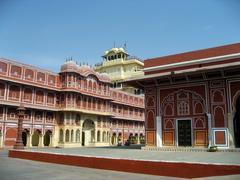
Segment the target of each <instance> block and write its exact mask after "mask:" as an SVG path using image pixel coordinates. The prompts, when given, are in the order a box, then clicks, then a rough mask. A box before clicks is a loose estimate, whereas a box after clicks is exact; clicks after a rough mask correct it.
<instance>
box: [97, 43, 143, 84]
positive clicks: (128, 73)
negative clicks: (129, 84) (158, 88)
mask: <svg viewBox="0 0 240 180" xmlns="http://www.w3.org/2000/svg"><path fill="white" fill-rule="evenodd" d="M102 57H103V62H102V63H100V64H97V65H96V67H95V71H97V72H99V73H107V74H108V75H109V76H110V77H111V79H112V81H113V82H121V81H124V80H126V79H129V78H133V77H136V76H139V75H143V71H142V69H143V66H144V64H143V62H142V61H141V60H139V59H138V58H136V57H130V56H129V55H128V54H127V53H126V52H125V50H124V49H123V48H112V49H111V50H109V51H105V53H104V55H103V56H102Z"/></svg>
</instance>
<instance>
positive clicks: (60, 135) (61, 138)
mask: <svg viewBox="0 0 240 180" xmlns="http://www.w3.org/2000/svg"><path fill="white" fill-rule="evenodd" d="M59 142H61V143H63V130H62V129H60V131H59Z"/></svg>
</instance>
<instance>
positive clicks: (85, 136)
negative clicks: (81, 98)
mask: <svg viewBox="0 0 240 180" xmlns="http://www.w3.org/2000/svg"><path fill="white" fill-rule="evenodd" d="M94 135H95V124H94V122H93V120H91V119H86V120H85V121H84V122H83V125H82V146H89V145H90V144H91V143H93V142H95V136H94Z"/></svg>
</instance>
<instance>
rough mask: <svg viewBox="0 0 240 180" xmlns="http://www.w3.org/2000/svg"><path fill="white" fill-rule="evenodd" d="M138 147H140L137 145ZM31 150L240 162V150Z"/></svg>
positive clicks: (112, 156) (116, 156) (117, 156)
mask: <svg viewBox="0 0 240 180" xmlns="http://www.w3.org/2000/svg"><path fill="white" fill-rule="evenodd" d="M137 148H138V147H137ZM28 150H29V151H38V152H51V153H61V154H68V155H69V154H72V155H83V156H97V157H110V158H120V159H135V160H155V161H167V162H192V163H194V162H197V163H214V164H215V163H217V164H218V163H220V164H240V152H170V151H164V152H162V151H146V150H141V149H136V148H134V147H133V148H131V147H124V146H123V147H91V148H90V147H81V148H37V149H28Z"/></svg>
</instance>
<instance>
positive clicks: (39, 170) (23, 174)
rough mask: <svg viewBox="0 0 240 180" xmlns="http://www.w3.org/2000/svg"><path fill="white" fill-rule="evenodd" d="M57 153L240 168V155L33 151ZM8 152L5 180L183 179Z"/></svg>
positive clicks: (0, 153)
mask: <svg viewBox="0 0 240 180" xmlns="http://www.w3.org/2000/svg"><path fill="white" fill-rule="evenodd" d="M29 150H30V151H42V152H53V153H66V154H74V155H77V154H78V155H88V156H96V155H97V156H107V157H115V158H117V157H118V158H129V159H131V158H134V159H136V158H138V159H150V158H151V159H152V160H153V159H156V160H164V161H188V160H191V162H211V163H213V162H214V163H224V164H228V163H229V164H232V163H234V164H240V153H237V152H235V153H233V152H231V153H229V152H227V153H224V152H217V153H209V152H177V153H176V152H154V151H143V150H140V149H131V148H130V149H125V148H84V147H83V148H68V149H62V148H42V149H29ZM7 153H8V152H7V150H0V179H1V180H28V179H29V180H30V179H34V180H38V179H39V180H40V179H50V180H55V179H96V180H97V179H114V180H115V179H133V180H134V179H138V180H141V179H153V180H154V179H180V178H175V177H163V176H153V175H145V174H136V173H125V172H117V171H110V170H99V169H91V168H83V167H75V166H68V165H60V164H52V163H44V162H36V161H30V160H22V159H16V158H9V157H7ZM199 179H233V180H235V179H236V180H237V179H240V175H230V176H217V177H208V178H199Z"/></svg>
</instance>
